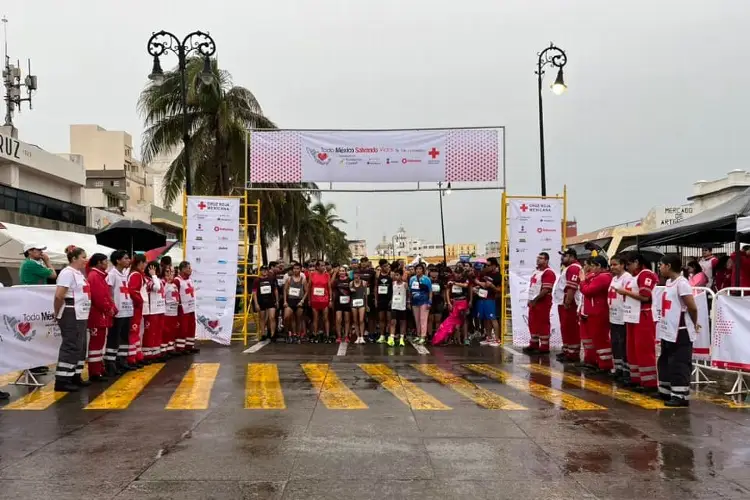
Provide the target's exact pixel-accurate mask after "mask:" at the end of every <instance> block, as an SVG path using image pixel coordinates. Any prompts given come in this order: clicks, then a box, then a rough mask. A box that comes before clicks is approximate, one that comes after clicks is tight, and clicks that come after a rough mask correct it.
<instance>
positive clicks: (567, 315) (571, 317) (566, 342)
mask: <svg viewBox="0 0 750 500" xmlns="http://www.w3.org/2000/svg"><path fill="white" fill-rule="evenodd" d="M557 312H558V315H559V316H560V335H561V336H562V343H563V354H564V355H565V357H566V358H567V359H570V360H572V361H580V359H581V332H580V330H579V329H578V312H577V311H576V308H575V305H572V306H570V308H568V309H566V308H565V306H563V305H559V306H557Z"/></svg>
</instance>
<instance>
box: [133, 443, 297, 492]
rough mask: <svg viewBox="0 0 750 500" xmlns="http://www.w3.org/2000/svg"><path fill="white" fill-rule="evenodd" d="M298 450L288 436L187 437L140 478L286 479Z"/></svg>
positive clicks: (207, 479) (150, 479)
mask: <svg viewBox="0 0 750 500" xmlns="http://www.w3.org/2000/svg"><path fill="white" fill-rule="evenodd" d="M296 454H297V450H296V448H295V447H293V446H292V445H291V444H290V440H284V439H277V438H272V439H267V438H266V439H257V438H254V437H252V436H249V437H247V438H244V439H243V438H239V437H237V436H221V437H219V436H203V437H202V436H198V437H191V438H189V439H184V440H182V441H180V442H179V443H178V444H176V445H175V446H174V447H172V448H170V449H168V450H167V451H166V452H165V454H164V455H163V456H162V457H161V458H160V459H159V460H157V461H156V462H154V463H153V465H152V466H151V467H149V468H148V470H146V471H145V472H144V473H143V474H142V475H141V476H140V478H141V479H143V480H149V481H153V480H175V481H180V480H183V481H184V480H205V481H210V480H216V481H256V480H257V481H260V480H265V481H283V480H286V479H287V478H288V476H289V471H290V470H291V467H292V464H293V463H294V457H295V456H296Z"/></svg>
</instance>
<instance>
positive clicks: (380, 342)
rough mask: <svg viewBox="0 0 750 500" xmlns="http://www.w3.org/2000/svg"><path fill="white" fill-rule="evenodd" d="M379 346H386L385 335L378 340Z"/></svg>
mask: <svg viewBox="0 0 750 500" xmlns="http://www.w3.org/2000/svg"><path fill="white" fill-rule="evenodd" d="M377 343H378V344H385V335H381V336H380V337H378V340H377Z"/></svg>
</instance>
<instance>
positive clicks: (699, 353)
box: [651, 286, 711, 360]
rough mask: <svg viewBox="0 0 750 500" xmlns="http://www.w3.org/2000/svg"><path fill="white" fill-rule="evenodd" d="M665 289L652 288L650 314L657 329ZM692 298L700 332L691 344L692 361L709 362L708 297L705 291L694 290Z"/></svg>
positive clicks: (660, 287)
mask: <svg viewBox="0 0 750 500" xmlns="http://www.w3.org/2000/svg"><path fill="white" fill-rule="evenodd" d="M665 289H666V288H665V287H663V286H657V287H656V288H654V293H653V297H652V304H653V307H652V308H651V313H652V316H653V318H654V321H656V323H657V328H658V324H659V321H661V311H662V304H663V302H662V297H663V296H664V291H665ZM693 298H694V299H695V305H696V307H697V308H698V323H699V324H700V326H701V331H700V332H697V333H696V336H695V342H693V359H700V360H709V359H711V330H710V329H709V325H710V321H709V311H708V295H707V294H706V292H705V290H700V289H694V290H693ZM688 321H689V322H690V325H689V326H690V327H691V328H693V326H692V321H691V320H690V319H689V318H688ZM658 342H659V341H658V340H657V343H658Z"/></svg>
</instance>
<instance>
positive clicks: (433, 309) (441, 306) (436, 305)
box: [430, 300, 445, 315]
mask: <svg viewBox="0 0 750 500" xmlns="http://www.w3.org/2000/svg"><path fill="white" fill-rule="evenodd" d="M444 311H445V301H443V300H441V301H440V302H435V301H432V306H430V314H440V315H442V314H443V312H444Z"/></svg>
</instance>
